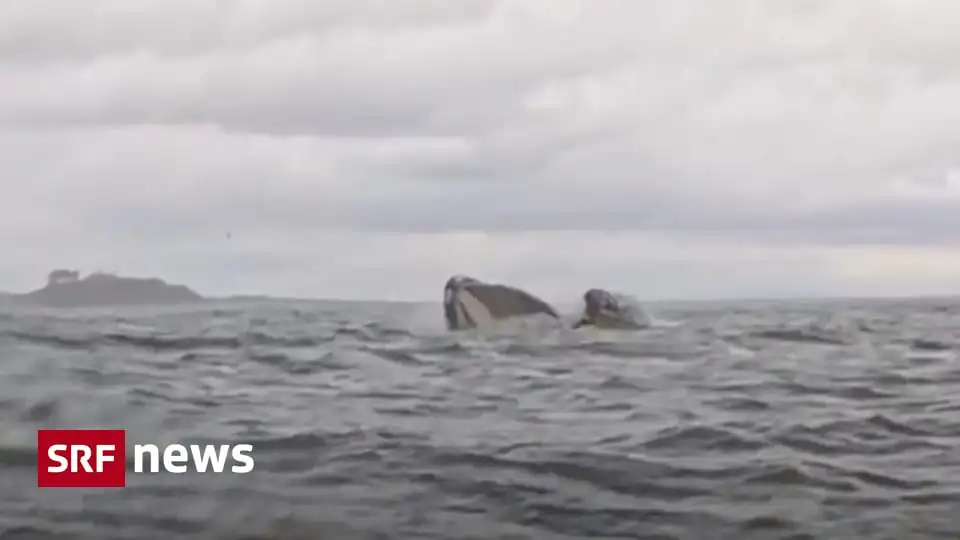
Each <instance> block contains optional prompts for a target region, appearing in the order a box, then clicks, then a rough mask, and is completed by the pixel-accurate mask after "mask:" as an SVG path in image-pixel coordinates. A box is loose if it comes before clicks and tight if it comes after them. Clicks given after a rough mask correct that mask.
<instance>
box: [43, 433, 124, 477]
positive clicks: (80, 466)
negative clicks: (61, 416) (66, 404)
mask: <svg viewBox="0 0 960 540" xmlns="http://www.w3.org/2000/svg"><path fill="white" fill-rule="evenodd" d="M126 438H127V437H126V432H125V431H124V430H122V429H39V430H37V486H38V487H101V488H118V487H124V486H126V485H127V478H126V473H127V461H126V442H127V441H126Z"/></svg>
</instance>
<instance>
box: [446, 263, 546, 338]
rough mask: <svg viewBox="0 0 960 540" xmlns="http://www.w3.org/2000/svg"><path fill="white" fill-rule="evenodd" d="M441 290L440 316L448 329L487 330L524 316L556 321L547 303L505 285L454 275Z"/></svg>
mask: <svg viewBox="0 0 960 540" xmlns="http://www.w3.org/2000/svg"><path fill="white" fill-rule="evenodd" d="M444 289H445V290H444V315H445V317H446V319H447V327H448V328H449V329H450V330H459V329H468V328H479V327H487V326H490V325H492V323H494V322H496V321H500V320H503V319H509V318H513V317H520V316H524V315H535V314H545V315H548V316H550V317H552V318H554V319H559V318H560V315H559V314H558V313H557V312H556V310H554V308H553V307H552V306H551V305H550V304H548V303H546V302H544V301H543V300H541V299H540V298H537V297H536V296H534V295H532V294H530V293H528V292H527V291H524V290H522V289H518V288H516V287H511V286H509V285H502V284H496V283H486V282H483V281H480V280H478V279H474V278H471V277H468V276H463V275H455V276H453V277H451V278H450V279H448V280H447V283H446V285H445V287H444Z"/></svg>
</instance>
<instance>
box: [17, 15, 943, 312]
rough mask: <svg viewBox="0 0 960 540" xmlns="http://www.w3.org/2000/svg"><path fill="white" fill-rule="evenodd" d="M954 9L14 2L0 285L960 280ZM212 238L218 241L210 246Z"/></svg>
mask: <svg viewBox="0 0 960 540" xmlns="http://www.w3.org/2000/svg"><path fill="white" fill-rule="evenodd" d="M958 20H960V3H957V2H946V1H943V0H870V1H866V0H864V1H849V2H840V1H832V0H823V1H817V0H778V1H776V2H771V1H766V0H756V1H747V0H743V1H739V0H724V1H722V2H719V1H715V0H702V1H682V0H664V1H636V0H601V1H591V2H587V1H582V2H576V1H572V0H509V1H507V0H503V1H494V0H489V1H482V0H457V1H450V0H403V1H395V0H380V1H364V0H323V1H317V0H136V1H130V0H84V1H76V2H65V1H63V0H4V1H3V2H0V186H2V189H3V194H2V196H0V289H6V290H14V291H21V290H28V289H32V288H36V287H38V286H41V285H42V284H43V282H44V280H45V276H46V273H47V272H48V271H49V270H51V269H53V268H56V267H68V268H76V269H79V270H81V271H83V272H88V271H93V270H98V269H99V270H106V271H115V272H119V273H123V274H131V275H141V276H149V275H155V276H159V277H162V278H165V279H167V280H168V281H173V282H179V283H184V284H187V285H189V286H191V287H193V288H194V289H196V290H198V291H200V292H201V293H204V294H211V295H219V294H235V293H268V294H278V295H296V296H307V297H340V298H361V299H424V300H432V299H439V298H440V297H441V296H442V286H443V282H444V281H445V280H446V278H447V277H448V276H449V275H450V274H453V273H465V274H470V275H473V276H475V277H478V278H480V279H486V280H491V281H501V282H504V281H505V282H510V283H514V284H517V285H520V286H523V287H526V288H528V289H529V290H531V291H532V292H535V293H538V294H541V295H542V296H544V297H546V298H549V299H555V300H569V299H571V298H576V297H578V296H579V295H580V294H581V293H582V291H583V290H584V289H586V288H588V287H594V286H599V287H606V288H611V289H617V290H621V291H625V292H629V293H634V294H636V295H638V296H640V297H642V298H704V297H745V296H746V297H769V296H810V295H875V294H893V295H909V294H929V293H960V248H958V246H960V242H958V240H960V168H958V165H960V34H958V33H957V31H956V21H958ZM228 233H230V235H231V237H229V238H228Z"/></svg>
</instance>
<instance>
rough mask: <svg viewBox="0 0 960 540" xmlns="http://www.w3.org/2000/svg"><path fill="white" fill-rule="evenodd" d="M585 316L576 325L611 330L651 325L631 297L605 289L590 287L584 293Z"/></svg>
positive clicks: (633, 328) (641, 327) (576, 326)
mask: <svg viewBox="0 0 960 540" xmlns="http://www.w3.org/2000/svg"><path fill="white" fill-rule="evenodd" d="M583 301H584V303H585V306H584V309H583V316H582V317H580V320H579V321H578V322H577V323H576V324H575V325H574V328H580V327H581V326H593V327H595V328H602V329H609V330H640V329H643V328H647V327H649V326H650V319H649V318H648V317H647V315H646V313H644V312H643V310H642V309H640V307H639V306H638V305H637V304H636V303H634V302H631V301H630V298H628V297H625V296H622V295H615V294H613V293H611V292H610V291H607V290H604V289H590V290H588V291H587V292H586V293H584V295H583Z"/></svg>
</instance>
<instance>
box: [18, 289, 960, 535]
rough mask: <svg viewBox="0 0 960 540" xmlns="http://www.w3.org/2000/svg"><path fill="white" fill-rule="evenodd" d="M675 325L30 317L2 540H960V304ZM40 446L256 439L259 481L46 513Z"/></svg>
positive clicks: (81, 499) (149, 478)
mask: <svg viewBox="0 0 960 540" xmlns="http://www.w3.org/2000/svg"><path fill="white" fill-rule="evenodd" d="M653 315H654V318H655V319H656V320H657V321H658V324H657V326H656V327H655V328H652V329H650V330H647V331H643V332H638V333H632V334H617V333H602V332H596V331H590V330H582V331H577V332H574V331H563V330H544V331H539V332H533V333H527V334H518V335H512V336H500V337H489V336H488V337H483V336H479V335H471V334H464V335H450V334H448V333H446V332H445V331H444V330H443V329H442V327H441V318H440V317H441V315H440V308H439V306H437V305H432V304H431V305H417V304H410V305H406V304H361V303H356V304H353V303H324V302H273V303H270V302H265V303H248V304H241V303H219V304H203V305H201V306H199V307H183V308H174V307H168V308H155V309H143V308H138V309H123V310H85V311H76V310H75V311H68V310H62V311H51V310H47V311H43V310H32V311H12V310H9V309H8V310H7V311H5V312H2V313H0V359H2V362H0V369H2V378H0V384H2V388H0V422H2V426H3V435H4V436H3V439H2V446H0V460H2V468H3V474H2V478H0V538H2V539H3V540H13V539H54V538H55V539H59V540H62V539H79V538H84V539H91V540H110V539H118V540H119V539H124V540H129V539H140V538H143V539H158V540H169V539H172V538H188V539H204V540H208V539H221V538H222V539H246V540H253V539H317V538H329V539H332V540H351V539H367V538H370V539H374V538H383V539H405V538H435V539H466V538H476V539H497V538H503V539H506V538H514V539H526V538H530V539H574V538H576V539H601V538H603V539H607V538H623V539H626V538H644V539H653V538H658V539H670V538H677V539H701V538H702V539H704V540H721V539H728V538H729V539H751V538H758V539H759V538H763V539H768V538H770V539H773V538H781V539H793V540H800V539H814V538H816V539H824V540H837V539H840V538H858V539H868V538H869V539H873V538H876V539H881V538H883V539H896V540H900V539H907V538H909V539H912V540H914V539H915V540H919V539H933V538H943V539H947V538H949V539H956V538H958V537H960V451H958V443H960V369H958V367H957V347H958V336H960V330H958V329H960V303H952V302H949V301H940V302H936V301H924V302H920V301H916V302H894V301H890V302H860V303H852V302H851V303H837V302H833V303H819V304H817V303H793V304H775V303H758V304H752V305H751V304H737V305H734V304H730V305H719V304H711V305H700V306H693V305H689V306H679V305H674V306H669V305H660V306H655V307H654V308H653ZM38 428H125V429H127V430H128V432H127V440H128V444H134V443H155V444H167V443H172V442H193V441H200V442H227V443H230V442H251V443H252V444H254V446H255V452H254V454H253V455H254V458H255V459H256V469H255V470H254V471H253V472H252V473H250V474H247V475H226V474H224V475H217V474H211V473H205V474H200V473H188V474H184V475H173V474H157V475H136V474H132V472H131V473H128V487H127V488H126V489H121V490H93V489H91V490H84V489H42V490H41V489H38V488H37V487H36V449H35V444H36V431H35V430H36V429H38ZM131 470H132V469H131Z"/></svg>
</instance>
